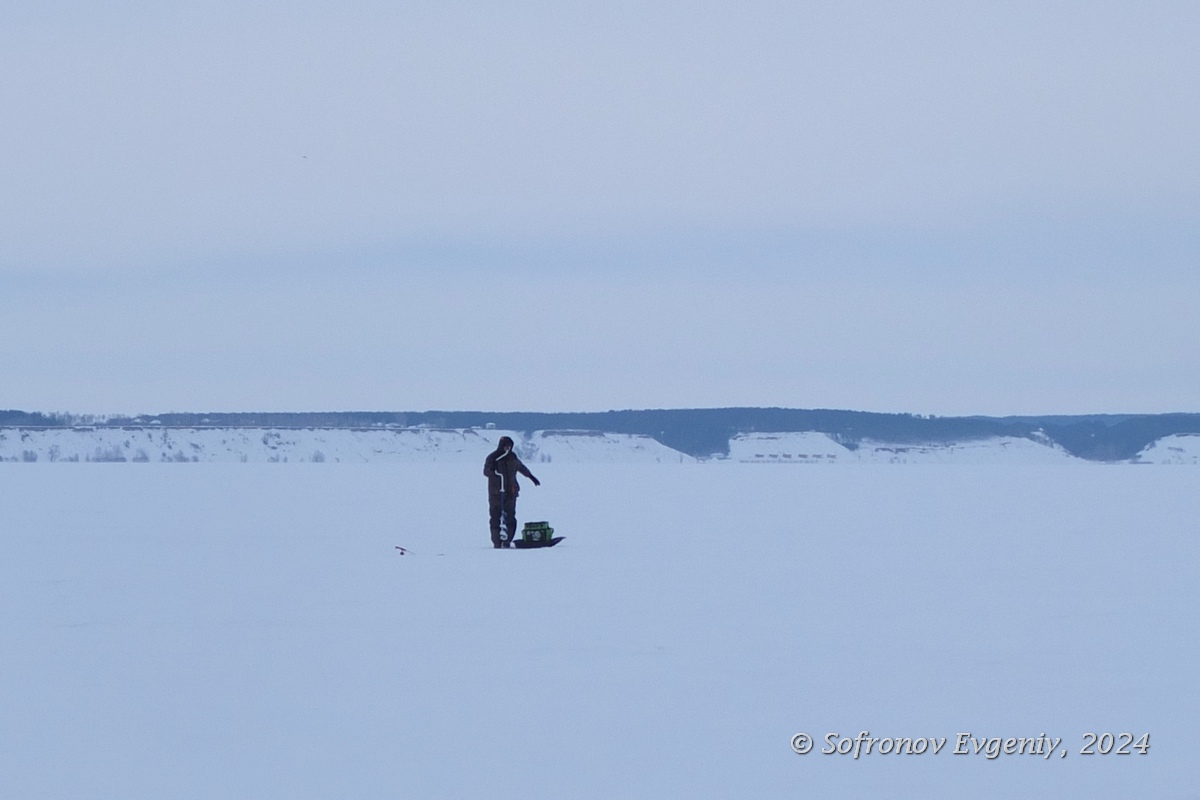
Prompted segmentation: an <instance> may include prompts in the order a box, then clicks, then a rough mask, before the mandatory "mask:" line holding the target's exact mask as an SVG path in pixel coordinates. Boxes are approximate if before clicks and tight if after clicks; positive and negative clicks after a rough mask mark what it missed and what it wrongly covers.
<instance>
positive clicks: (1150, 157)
mask: <svg viewBox="0 0 1200 800" xmlns="http://www.w3.org/2000/svg"><path fill="white" fill-rule="evenodd" d="M15 5H16V4H14V3H2V2H0V337H2V338H0V408H22V409H26V410H43V411H51V410H70V411H76V412H95V413H105V412H127V413H144V412H162V411H171V410H175V411H205V410H345V409H389V410H424V409H433V408H439V409H492V410H547V411H553V410H603V409H609V408H648V407H702V406H721V405H776V406H791V407H805V408H807V407H834V408H853V409H864V410H878V411H910V412H914V413H931V414H973V413H981V414H1009V413H1011V414H1029V413H1083V412H1158V411H1200V403H1198V402H1197V398H1200V148H1197V146H1196V143H1197V142H1198V141H1200V91H1198V90H1197V87H1200V47H1197V46H1196V42H1197V41H1200V4H1196V3H1194V2H1144V1H1143V2H1136V3H1134V2H1100V1H1098V0H1092V1H1091V2H1077V3H1076V2H1064V3H1055V2H1045V0H1042V2H1009V3H1003V4H982V3H961V2H944V3H930V2H913V3H882V2H881V3H856V2H846V1H845V0H841V1H840V2H828V3H810V2H738V3H732V2H690V3H659V2H653V0H640V1H639V2H629V3H626V2H619V1H614V0H606V2H594V3H593V2H571V3H561V2H519V3H518V2H491V3H482V2H481V3H461V2H450V1H449V0H439V2H417V3H398V2H386V3H385V2H378V3H374V2H354V1H353V0H350V1H349V2H339V3H336V4H335V3H316V2H308V0H291V1H290V2H286V3H284V2H279V3H271V2H258V3H256V2H236V3H234V2H229V3H226V2H196V3H191V4H187V7H186V8H184V7H183V5H184V4H174V3H169V4H164V3H151V2H138V1H136V0H126V1H125V2H103V0H92V1H91V2H66V1H65V0H64V1H62V2H59V1H56V0H48V1H43V2H39V3H37V4H23V6H27V7H21V8H14V7H13V6H15Z"/></svg>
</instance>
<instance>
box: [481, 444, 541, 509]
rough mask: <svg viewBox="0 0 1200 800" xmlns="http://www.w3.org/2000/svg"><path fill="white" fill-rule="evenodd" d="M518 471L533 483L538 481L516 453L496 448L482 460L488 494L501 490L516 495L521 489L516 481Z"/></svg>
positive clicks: (494, 493) (494, 494)
mask: <svg viewBox="0 0 1200 800" xmlns="http://www.w3.org/2000/svg"><path fill="white" fill-rule="evenodd" d="M518 472H519V473H521V474H522V475H524V476H525V477H526V478H529V480H531V481H533V482H534V483H535V484H536V483H537V482H538V479H537V478H535V477H533V473H532V472H530V471H529V470H528V469H527V468H526V467H525V465H524V464H522V463H521V459H519V458H517V454H516V453H514V452H513V451H512V450H510V449H507V448H505V447H498V448H496V451H495V452H493V453H492V454H491V455H489V456H488V457H487V460H486V461H484V462H483V474H484V475H486V476H487V479H488V494H489V495H492V496H498V495H499V494H500V493H501V492H508V493H509V494H510V495H511V496H513V497H516V496H517V495H518V494H519V493H520V491H521V487H520V485H519V484H518V483H517V473H518Z"/></svg>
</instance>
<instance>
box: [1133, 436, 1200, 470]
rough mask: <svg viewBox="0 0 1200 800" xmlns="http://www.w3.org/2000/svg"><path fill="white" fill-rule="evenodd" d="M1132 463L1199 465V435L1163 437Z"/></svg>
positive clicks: (1139, 454)
mask: <svg viewBox="0 0 1200 800" xmlns="http://www.w3.org/2000/svg"><path fill="white" fill-rule="evenodd" d="M1134 461H1136V462H1138V463H1140V464H1200V435H1197V434H1194V433H1193V434H1187V433H1179V434H1172V435H1171V436H1164V437H1163V438H1161V439H1159V440H1158V441H1156V442H1152V443H1151V444H1150V446H1149V447H1147V448H1146V449H1145V450H1143V451H1142V452H1140V453H1138V454H1137V458H1135V459H1134Z"/></svg>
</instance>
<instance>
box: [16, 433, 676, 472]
mask: <svg viewBox="0 0 1200 800" xmlns="http://www.w3.org/2000/svg"><path fill="white" fill-rule="evenodd" d="M506 434H507V435H508V436H511V437H512V438H513V440H514V441H515V442H516V443H517V453H518V454H519V455H520V456H521V458H522V459H524V460H525V461H526V462H528V463H530V464H533V463H546V462H552V461H568V462H588V463H614V462H615V463H663V462H667V463H675V464H678V463H680V462H684V461H694V460H695V459H693V458H691V457H690V456H687V455H684V454H683V453H680V452H678V451H676V450H672V449H670V448H669V447H665V446H664V445H662V444H659V443H658V442H656V441H655V440H654V439H651V438H650V437H648V436H631V435H626V434H617V433H592V432H586V431H536V432H534V433H533V434H530V435H524V434H521V433H517V432H513V431H499V430H478V429H474V428H467V429H464V430H437V429H428V428H360V429H348V428H299V429H298V428H162V427H128V428H103V427H96V428H7V429H0V460H4V461H128V462H152V461H153V462H157V461H181V462H184V461H199V462H207V461H233V462H238V461H242V462H335V463H336V462H347V463H364V462H436V461H452V462H454V461H462V462H476V461H478V462H480V463H482V462H483V459H484V457H485V456H486V455H487V454H488V453H489V452H491V451H492V450H493V449H495V447H496V441H497V440H498V439H499V438H500V437H501V436H503V435H506Z"/></svg>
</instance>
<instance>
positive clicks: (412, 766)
mask: <svg viewBox="0 0 1200 800" xmlns="http://www.w3.org/2000/svg"><path fill="white" fill-rule="evenodd" d="M533 466H534V469H535V472H537V473H538V476H539V477H540V478H541V479H542V481H543V486H542V487H541V488H532V487H527V488H526V489H525V490H524V492H523V494H522V498H521V502H520V505H519V507H518V511H519V516H520V519H521V520H522V521H527V520H534V519H546V520H549V521H550V522H551V524H553V525H554V526H555V528H556V529H557V533H559V534H562V535H565V536H566V537H567V539H566V541H565V542H564V543H563V544H562V545H561V546H559V547H557V548H555V549H553V550H548V551H528V552H524V551H494V550H492V549H491V547H490V545H489V543H488V535H487V519H486V511H487V509H486V499H485V482H484V479H483V477H482V475H480V474H479V469H477V468H475V467H469V468H468V467H465V466H464V465H462V464H445V463H443V464H369V465H358V466H349V465H344V464H330V463H326V464H303V465H301V464H286V465H285V464H45V463H38V464H5V465H3V466H2V467H0V542H2V544H3V550H2V556H0V641H2V642H3V651H2V655H0V720H2V723H0V797H4V798H24V799H26V800H33V799H34V798H56V800H57V799H59V798H106V799H107V798H122V800H124V799H125V798H217V797H222V798H287V799H288V800H299V799H301V798H335V797H336V798H376V797H413V798H521V799H522V800H528V799H531V798H556V799H558V798H605V799H606V800H607V799H608V798H625V797H630V798H632V797H646V798H651V797H652V798H688V799H689V800H691V799H693V798H729V797H743V798H789V800H790V799H791V798H800V797H881V798H922V799H926V798H968V797H969V798H1013V797H1021V798H1063V797H1088V798H1107V797H1114V798H1115V797H1122V798H1126V797H1154V798H1170V797H1194V796H1196V795H1195V792H1196V787H1197V786H1200V737H1198V736H1197V728H1198V726H1200V681H1198V680H1197V675H1198V674H1200V667H1198V664H1200V635H1198V634H1200V623H1198V622H1197V617H1198V612H1200V580H1198V578H1200V569H1198V568H1200V558H1198V556H1200V541H1198V538H1197V522H1196V520H1197V517H1198V516H1200V514H1198V512H1200V503H1198V501H1197V497H1200V493H1198V489H1200V471H1196V470H1194V469H1191V468H1183V467H1173V468H1159V467H1135V466H1097V465H1016V466H1014V465H1004V466H986V465H983V466H980V465H959V466H937V465H921V466H912V465H910V466H868V465H860V466H853V465H847V466H845V467H841V468H838V469H823V470H818V469H807V470H805V469H786V468H772V467H765V466H760V465H753V464H748V465H743V464H736V463H721V464H711V463H710V464H675V465H670V464H661V465H612V464H591V465H588V464H566V463H564V464H559V463H553V464H539V465H533ZM397 545H401V546H404V547H406V548H409V549H410V550H411V554H410V555H401V554H400V553H399V551H397V550H396V549H394V548H395V546H397ZM863 731H869V732H870V734H869V735H870V736H872V737H879V738H885V737H886V738H893V737H910V738H912V739H918V738H926V737H932V738H934V739H942V738H945V739H947V740H948V741H947V743H946V745H945V746H944V748H943V749H942V750H941V751H940V752H939V753H938V754H937V755H934V754H932V752H928V751H927V752H926V753H925V754H923V755H896V754H894V753H891V754H888V755H879V754H878V752H873V753H872V754H871V755H863V756H862V757H860V758H859V759H857V760H855V759H854V758H853V756H852V755H837V754H834V755H823V754H821V750H822V749H824V748H825V747H826V745H825V736H826V735H827V734H830V733H837V734H839V735H840V736H841V737H849V738H853V737H855V736H858V735H859V734H860V733H861V732H863ZM801 732H806V733H808V734H810V735H811V736H813V737H814V739H815V740H816V742H815V747H814V749H813V751H812V752H810V753H808V754H807V755H797V754H795V753H793V752H792V749H791V745H790V742H791V740H792V737H793V735H794V734H797V733H801ZM1088 732H1093V733H1096V734H1103V733H1106V732H1107V733H1112V734H1114V735H1119V734H1120V733H1123V732H1130V733H1132V734H1134V736H1135V737H1139V738H1140V737H1141V736H1142V734H1146V733H1148V734H1149V735H1150V736H1149V744H1150V748H1149V752H1148V753H1147V754H1145V755H1142V754H1140V753H1138V752H1137V750H1133V751H1132V752H1131V754H1130V755H1117V754H1115V753H1112V754H1109V755H1099V754H1097V755H1081V754H1080V752H1079V751H1080V749H1081V748H1082V747H1083V746H1084V745H1085V744H1086V740H1085V738H1084V735H1085V734H1086V733H1088ZM960 733H967V734H969V735H970V736H973V737H977V738H980V739H983V738H991V737H1001V738H1002V739H1007V738H1016V737H1025V738H1035V737H1041V735H1042V734H1045V735H1046V736H1048V737H1050V738H1051V739H1055V738H1059V737H1061V739H1062V741H1061V744H1060V745H1059V746H1058V748H1057V749H1056V750H1055V751H1054V753H1053V756H1052V757H1051V758H1049V759H1046V758H1043V757H1041V756H1038V755H1028V754H1025V755H1006V754H1001V755H1000V756H999V757H998V758H995V759H989V758H987V756H986V754H979V755H975V754H973V753H972V754H969V755H954V754H953V753H952V751H953V750H954V749H955V747H956V737H957V735H958V734H960ZM1119 743H1120V740H1119V739H1118V744H1119ZM1060 751H1065V752H1066V753H1067V755H1066V757H1060V755H1059V752H1060Z"/></svg>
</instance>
